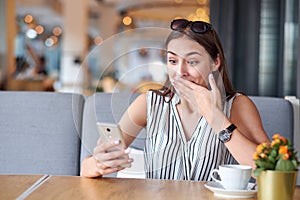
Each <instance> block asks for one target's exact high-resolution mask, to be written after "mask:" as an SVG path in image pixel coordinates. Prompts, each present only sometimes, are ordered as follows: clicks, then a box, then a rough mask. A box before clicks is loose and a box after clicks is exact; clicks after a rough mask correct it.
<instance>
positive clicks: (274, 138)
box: [272, 133, 280, 140]
mask: <svg viewBox="0 0 300 200" xmlns="http://www.w3.org/2000/svg"><path fill="white" fill-rule="evenodd" d="M279 137H280V135H279V134H278V133H276V134H274V135H273V137H272V138H273V140H276V139H279Z"/></svg>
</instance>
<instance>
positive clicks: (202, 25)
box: [171, 19, 212, 33]
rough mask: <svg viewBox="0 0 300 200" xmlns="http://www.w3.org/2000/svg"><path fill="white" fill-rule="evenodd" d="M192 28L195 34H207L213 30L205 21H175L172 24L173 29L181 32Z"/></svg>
mask: <svg viewBox="0 0 300 200" xmlns="http://www.w3.org/2000/svg"><path fill="white" fill-rule="evenodd" d="M188 26H190V29H191V30H192V31H193V32H195V33H205V32H207V31H208V30H210V29H211V28H212V25H211V24H209V23H207V22H203V21H195V22H192V21H188V20H186V19H175V20H173V21H172V22H171V29H172V30H174V31H181V30H183V29H185V28H186V27H188Z"/></svg>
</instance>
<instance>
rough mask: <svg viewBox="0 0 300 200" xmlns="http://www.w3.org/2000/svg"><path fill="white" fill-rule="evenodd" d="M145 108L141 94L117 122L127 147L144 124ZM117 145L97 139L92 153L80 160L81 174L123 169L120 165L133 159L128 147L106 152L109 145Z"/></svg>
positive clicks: (106, 172)
mask: <svg viewBox="0 0 300 200" xmlns="http://www.w3.org/2000/svg"><path fill="white" fill-rule="evenodd" d="M146 108H147V107H146V95H145V94H141V95H140V96H139V97H137V98H136V100H135V101H134V102H133V103H132V104H131V105H130V106H129V107H128V109H127V111H126V112H125V113H124V115H123V116H122V118H121V120H120V122H119V125H120V128H121V130H122V133H123V136H124V139H125V143H126V146H127V147H128V146H129V145H130V144H131V142H132V141H133V140H134V138H135V137H136V136H137V135H138V133H139V132H140V130H141V129H142V128H143V127H144V126H145V125H146V121H147V109H146ZM118 145H119V143H118V141H114V142H107V143H104V142H103V141H102V140H101V139H99V140H98V142H97V146H96V147H95V148H94V152H93V155H92V156H89V157H87V158H85V159H84V160H83V161H82V165H81V173H80V174H81V176H85V177H101V176H102V175H105V174H111V173H114V172H117V171H120V170H122V169H124V167H121V165H126V164H130V163H131V162H133V160H132V159H131V158H129V157H128V154H129V153H130V152H129V150H128V149H125V150H120V151H113V152H107V150H108V149H110V148H111V147H117V146H118Z"/></svg>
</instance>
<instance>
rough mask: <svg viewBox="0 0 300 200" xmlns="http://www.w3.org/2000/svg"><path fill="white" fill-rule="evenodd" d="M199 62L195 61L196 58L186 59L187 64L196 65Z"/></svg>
mask: <svg viewBox="0 0 300 200" xmlns="http://www.w3.org/2000/svg"><path fill="white" fill-rule="evenodd" d="M198 63H199V62H198V61H196V60H188V61H187V64H189V65H197V64H198Z"/></svg>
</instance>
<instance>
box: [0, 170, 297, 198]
mask: <svg viewBox="0 0 300 200" xmlns="http://www.w3.org/2000/svg"><path fill="white" fill-rule="evenodd" d="M39 177H40V176H35V175H33V176H30V175H28V176H5V175H0V199H14V198H15V197H17V196H18V195H20V193H21V190H22V189H24V190H25V188H26V186H29V185H30V184H31V183H33V182H35V181H36V180H37V179H39ZM16 183H19V184H18V186H17V189H16V188H15V187H14V186H15V185H16ZM204 184H205V182H195V181H172V180H149V179H148V180H147V179H125V178H95V179H90V178H83V177H79V176H52V177H50V178H49V179H47V180H46V181H45V182H43V184H41V185H40V186H39V187H38V188H37V189H35V190H34V191H33V192H32V193H31V194H29V196H28V197H27V198H26V199H29V200H31V199H33V200H35V199H38V200H40V199H118V200H119V199H130V200H135V199H142V200H147V199H149V200H150V199H151V200H154V199H155V200H156V199H164V200H165V199H166V200H168V199H172V200H174V199H197V200H199V199H205V200H206V199H208V200H210V199H221V198H216V197H214V194H213V193H212V192H211V191H210V190H208V189H207V188H205V187H204ZM3 187H4V188H3ZM4 197H6V198H4ZM249 199H256V197H254V198H249ZM294 199H295V200H296V199H297V200H298V199H300V187H299V186H298V187H297V188H296V192H295V196H294ZM244 200H246V199H244Z"/></svg>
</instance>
